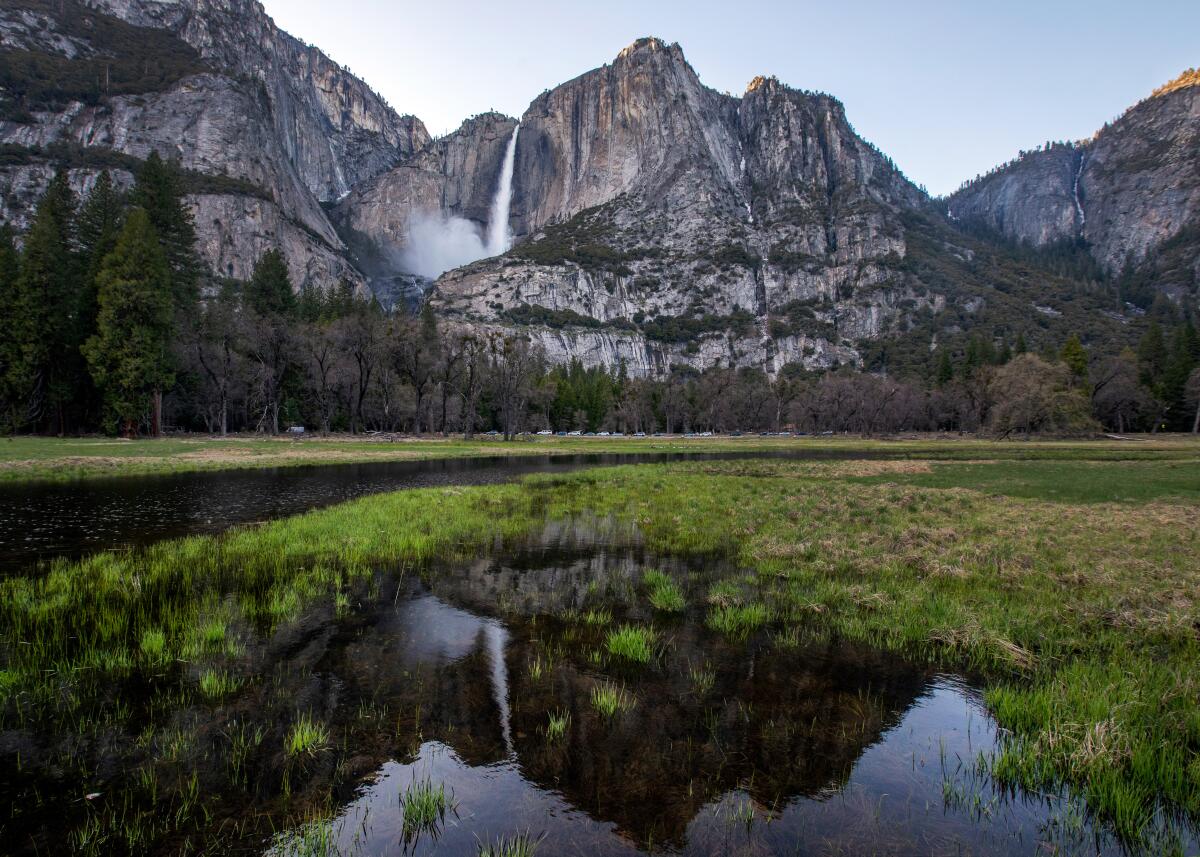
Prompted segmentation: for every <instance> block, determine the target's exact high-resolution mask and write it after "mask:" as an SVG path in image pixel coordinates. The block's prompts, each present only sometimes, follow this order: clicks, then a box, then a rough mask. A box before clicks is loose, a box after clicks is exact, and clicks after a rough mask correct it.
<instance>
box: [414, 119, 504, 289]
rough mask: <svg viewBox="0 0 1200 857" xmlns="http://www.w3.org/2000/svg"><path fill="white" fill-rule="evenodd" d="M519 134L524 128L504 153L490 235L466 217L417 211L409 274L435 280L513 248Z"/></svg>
mask: <svg viewBox="0 0 1200 857" xmlns="http://www.w3.org/2000/svg"><path fill="white" fill-rule="evenodd" d="M519 132H520V126H518V127H517V128H515V129H514V130H513V135H512V137H511V138H510V139H509V141H508V147H507V149H506V150H505V153H504V162H503V163H502V164H501V167H500V177H499V179H498V181H497V183H496V193H495V195H494V196H493V197H492V205H491V210H490V212H489V217H488V230H487V235H486V236H484V235H483V234H482V233H481V232H480V229H479V227H478V226H477V225H476V224H475V223H473V222H471V221H470V220H467V219H466V218H463V217H457V216H455V215H449V214H445V213H443V212H436V211H435V212H414V213H413V214H412V215H411V216H410V217H409V220H408V235H407V244H406V246H405V249H404V252H403V253H402V254H401V264H402V265H403V267H404V269H405V270H406V271H408V272H409V273H412V274H416V275H417V276H420V277H427V278H428V279H431V280H433V279H437V278H438V277H440V276H441V275H442V274H444V273H446V272H447V271H451V270H454V269H455V268H461V267H462V266H463V265H469V264H470V263H472V262H475V261H478V260H479V259H487V258H489V257H491V256H499V255H501V254H503V253H507V252H508V251H509V250H510V249H511V248H512V230H511V229H510V228H509V222H508V221H509V215H510V212H511V210H512V188H513V170H514V165H515V163H516V151H517V134H518V133H519Z"/></svg>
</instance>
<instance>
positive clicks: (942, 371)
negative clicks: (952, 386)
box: [935, 348, 954, 387]
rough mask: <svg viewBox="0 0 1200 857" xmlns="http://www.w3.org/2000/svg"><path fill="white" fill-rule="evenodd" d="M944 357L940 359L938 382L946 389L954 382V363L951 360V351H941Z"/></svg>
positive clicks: (944, 349)
mask: <svg viewBox="0 0 1200 857" xmlns="http://www.w3.org/2000/svg"><path fill="white" fill-rule="evenodd" d="M941 351H942V356H941V357H940V358H939V359H938V368H937V377H936V379H935V380H936V382H937V385H938V386H939V387H945V386H946V385H947V384H949V383H950V382H951V381H953V380H954V363H953V361H951V359H950V351H949V349H946V348H943V349H941Z"/></svg>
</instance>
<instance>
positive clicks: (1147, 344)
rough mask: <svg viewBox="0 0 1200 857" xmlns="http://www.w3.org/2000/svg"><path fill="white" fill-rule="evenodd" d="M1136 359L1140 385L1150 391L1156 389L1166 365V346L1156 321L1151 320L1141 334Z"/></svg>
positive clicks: (1160, 328)
mask: <svg viewBox="0 0 1200 857" xmlns="http://www.w3.org/2000/svg"><path fill="white" fill-rule="evenodd" d="M1137 357H1138V368H1139V370H1140V372H1141V378H1142V383H1143V384H1145V385H1146V386H1147V387H1149V388H1150V389H1151V390H1154V389H1156V388H1157V387H1158V385H1159V383H1160V382H1161V380H1162V373H1163V369H1164V368H1165V367H1166V365H1167V344H1166V340H1165V339H1164V338H1163V332H1162V327H1161V326H1160V325H1159V323H1158V321H1157V320H1155V319H1151V320H1150V325H1149V326H1148V327H1147V328H1146V332H1145V333H1144V334H1142V338H1141V341H1140V342H1139V343H1138V350H1137Z"/></svg>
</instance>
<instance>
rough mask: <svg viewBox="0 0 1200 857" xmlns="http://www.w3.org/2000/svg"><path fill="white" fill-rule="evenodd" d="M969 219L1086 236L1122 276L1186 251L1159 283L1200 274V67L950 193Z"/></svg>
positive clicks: (1019, 230) (1188, 285) (1021, 236)
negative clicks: (1093, 126) (1091, 130)
mask: <svg viewBox="0 0 1200 857" xmlns="http://www.w3.org/2000/svg"><path fill="white" fill-rule="evenodd" d="M946 206H947V209H948V211H949V212H950V214H951V215H952V216H953V217H954V218H956V219H957V220H959V221H960V222H962V223H963V224H965V225H968V226H974V227H982V228H983V229H986V230H991V231H993V232H995V233H997V234H999V235H1002V236H1004V237H1005V238H1008V239H1012V240H1015V241H1019V242H1025V243H1028V244H1030V245H1033V246H1036V247H1045V246H1048V245H1053V244H1055V243H1058V242H1076V241H1077V242H1081V243H1082V245H1083V246H1085V247H1086V249H1087V250H1088V252H1089V253H1090V254H1091V255H1092V256H1093V257H1094V258H1095V259H1096V261H1097V262H1099V263H1100V264H1101V265H1102V266H1103V267H1104V268H1105V269H1106V270H1108V271H1109V272H1111V273H1113V274H1118V273H1120V272H1122V271H1125V270H1127V269H1135V270H1136V269H1138V268H1140V267H1142V266H1144V265H1146V264H1148V263H1150V264H1153V263H1154V262H1156V261H1157V260H1156V256H1158V255H1159V253H1160V251H1163V250H1165V249H1167V250H1170V251H1173V252H1175V253H1176V254H1178V255H1180V256H1181V257H1182V258H1180V259H1179V260H1177V261H1178V262H1180V263H1181V264H1179V265H1178V266H1177V267H1176V268H1175V270H1173V271H1172V276H1170V277H1167V278H1165V279H1162V281H1161V282H1159V283H1158V285H1159V287H1160V288H1161V289H1163V290H1166V291H1168V292H1170V293H1172V295H1173V297H1175V298H1176V299H1177V300H1178V299H1181V298H1182V297H1183V296H1184V295H1186V294H1187V293H1188V291H1189V290H1190V291H1193V292H1194V289H1195V285H1196V283H1197V281H1198V280H1200V73H1197V72H1195V71H1191V72H1187V73H1185V74H1184V75H1182V76H1181V77H1179V78H1178V79H1176V80H1174V81H1172V82H1171V83H1169V84H1167V85H1166V86H1164V87H1162V88H1160V89H1159V90H1158V91H1156V92H1155V93H1154V94H1152V95H1151V96H1150V97H1149V98H1147V99H1145V100H1144V101H1142V102H1140V103H1139V104H1137V105H1135V106H1134V107H1132V108H1130V109H1129V110H1128V111H1126V112H1125V113H1124V114H1123V115H1122V116H1121V117H1120V118H1118V119H1117V120H1116V121H1114V122H1112V123H1110V124H1108V125H1106V126H1105V127H1104V128H1103V129H1102V130H1100V131H1099V132H1098V133H1097V134H1096V135H1095V136H1094V137H1093V138H1092V139H1090V140H1085V141H1082V142H1079V143H1073V144H1059V145H1054V146H1051V147H1049V148H1047V149H1041V150H1039V151H1035V152H1030V153H1024V154H1022V155H1021V156H1020V157H1019V158H1017V159H1016V160H1015V161H1013V162H1012V163H1010V164H1008V165H1006V166H1004V167H1002V168H1000V169H998V170H996V171H994V172H992V173H991V174H989V175H987V176H985V177H982V178H980V179H977V180H975V181H972V182H969V183H968V184H966V185H965V186H964V187H963V188H962V189H961V190H959V191H958V192H957V193H955V194H952V195H951V196H950V197H949V198H948V199H947V200H946Z"/></svg>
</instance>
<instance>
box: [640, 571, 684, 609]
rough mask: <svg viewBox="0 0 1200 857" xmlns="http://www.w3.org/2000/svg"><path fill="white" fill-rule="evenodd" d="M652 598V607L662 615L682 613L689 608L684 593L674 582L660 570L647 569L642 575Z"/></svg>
mask: <svg viewBox="0 0 1200 857" xmlns="http://www.w3.org/2000/svg"><path fill="white" fill-rule="evenodd" d="M642 583H643V584H644V585H645V587H646V590H647V593H648V596H649V598H650V606H651V607H653V608H654V609H655V610H658V611H659V612H662V613H682V612H683V609H684V608H685V607H686V606H687V602H686V601H685V600H684V598H683V591H682V590H681V589H680V588H679V584H677V583H676V582H675V581H674V580H672V579H671V578H670V577H668V576H667V575H666V574H663V573H662V572H661V571H659V570H658V569H654V568H651V569H647V570H646V573H645V574H643V575H642Z"/></svg>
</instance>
